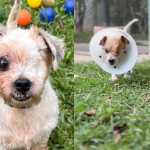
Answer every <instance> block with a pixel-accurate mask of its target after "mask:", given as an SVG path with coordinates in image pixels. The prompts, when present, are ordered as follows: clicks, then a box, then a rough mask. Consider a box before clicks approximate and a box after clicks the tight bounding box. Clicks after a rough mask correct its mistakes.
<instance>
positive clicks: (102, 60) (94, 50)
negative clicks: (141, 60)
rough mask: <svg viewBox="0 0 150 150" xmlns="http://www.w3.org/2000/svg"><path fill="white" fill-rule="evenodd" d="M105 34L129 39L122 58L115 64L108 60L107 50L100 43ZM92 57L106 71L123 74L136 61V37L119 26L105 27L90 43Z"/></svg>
mask: <svg viewBox="0 0 150 150" xmlns="http://www.w3.org/2000/svg"><path fill="white" fill-rule="evenodd" d="M104 36H120V37H121V36H124V37H125V38H127V40H128V41H129V44H127V45H126V47H125V49H124V51H125V53H122V55H121V58H120V59H119V60H118V62H117V63H116V64H114V65H110V64H109V63H108V62H106V53H105V50H104V49H103V48H102V46H101V45H99V43H100V41H101V39H102V38H103V37H104ZM89 49H90V54H91V57H92V59H93V60H94V61H95V62H96V63H97V64H98V65H99V66H100V67H101V68H102V69H103V70H104V71H106V72H108V73H111V74H123V73H126V72H128V71H129V70H131V69H132V68H133V66H134V65H135V63H136V60H137V56H138V50H137V46H136V43H135V41H134V39H133V38H132V37H131V36H130V35H129V34H128V33H127V32H125V31H123V30H121V29H117V28H109V29H104V30H101V31H99V32H98V33H96V34H95V35H94V36H93V38H92V39H91V41H90V45H89Z"/></svg>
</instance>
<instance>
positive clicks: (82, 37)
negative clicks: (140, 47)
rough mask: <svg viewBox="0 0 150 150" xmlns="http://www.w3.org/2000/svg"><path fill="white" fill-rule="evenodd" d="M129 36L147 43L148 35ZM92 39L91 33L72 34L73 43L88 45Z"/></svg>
mask: <svg viewBox="0 0 150 150" xmlns="http://www.w3.org/2000/svg"><path fill="white" fill-rule="evenodd" d="M131 36H132V37H133V38H134V40H142V41H148V35H142V34H131ZM92 37H93V33H92V32H90V33H88V32H80V33H79V32H77V33H75V34H74V42H75V43H89V42H90V40H91V38H92Z"/></svg>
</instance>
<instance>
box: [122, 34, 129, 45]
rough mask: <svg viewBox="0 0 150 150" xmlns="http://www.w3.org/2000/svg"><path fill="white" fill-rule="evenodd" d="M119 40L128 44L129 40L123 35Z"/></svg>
mask: <svg viewBox="0 0 150 150" xmlns="http://www.w3.org/2000/svg"><path fill="white" fill-rule="evenodd" d="M121 40H122V42H123V43H125V44H129V41H128V40H127V38H125V37H124V36H121Z"/></svg>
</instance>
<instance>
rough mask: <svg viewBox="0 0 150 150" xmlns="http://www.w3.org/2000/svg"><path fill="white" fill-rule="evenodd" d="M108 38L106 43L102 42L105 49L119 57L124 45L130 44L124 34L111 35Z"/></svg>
mask: <svg viewBox="0 0 150 150" xmlns="http://www.w3.org/2000/svg"><path fill="white" fill-rule="evenodd" d="M106 39H107V40H106V41H105V43H103V42H102V43H103V44H104V45H103V49H108V50H109V51H110V53H111V54H112V55H116V56H117V57H118V58H119V57H120V55H121V53H122V51H123V49H124V47H125V46H126V45H127V44H128V40H127V39H126V38H125V37H124V36H121V37H115V36H110V37H107V38H106ZM103 41H104V40H103Z"/></svg>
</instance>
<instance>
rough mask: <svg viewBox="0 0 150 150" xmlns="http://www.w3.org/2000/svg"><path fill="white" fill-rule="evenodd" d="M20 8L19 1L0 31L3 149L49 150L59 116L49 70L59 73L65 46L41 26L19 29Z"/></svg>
mask: <svg viewBox="0 0 150 150" xmlns="http://www.w3.org/2000/svg"><path fill="white" fill-rule="evenodd" d="M20 9H21V0H15V4H14V6H13V8H12V11H11V13H10V16H9V18H8V22H7V25H6V27H5V28H3V29H0V95H1V98H0V150H12V149H19V148H22V149H26V150H48V147H47V141H48V138H49V136H50V134H51V132H52V130H53V129H54V128H55V127H56V125H57V122H58V114H59V109H58V100H57V96H56V94H55V91H54V90H53V89H52V87H51V84H50V83H49V71H50V66H51V65H52V67H53V69H54V70H57V68H58V64H59V62H60V60H61V59H62V58H63V57H64V50H65V44H64V42H63V40H61V39H58V38H57V37H54V36H52V35H50V34H48V33H47V32H46V31H44V30H42V29H38V28H37V27H34V26H32V27H31V28H30V29H29V30H22V29H20V28H17V20H18V14H19V11H20ZM51 62H52V64H51Z"/></svg>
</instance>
